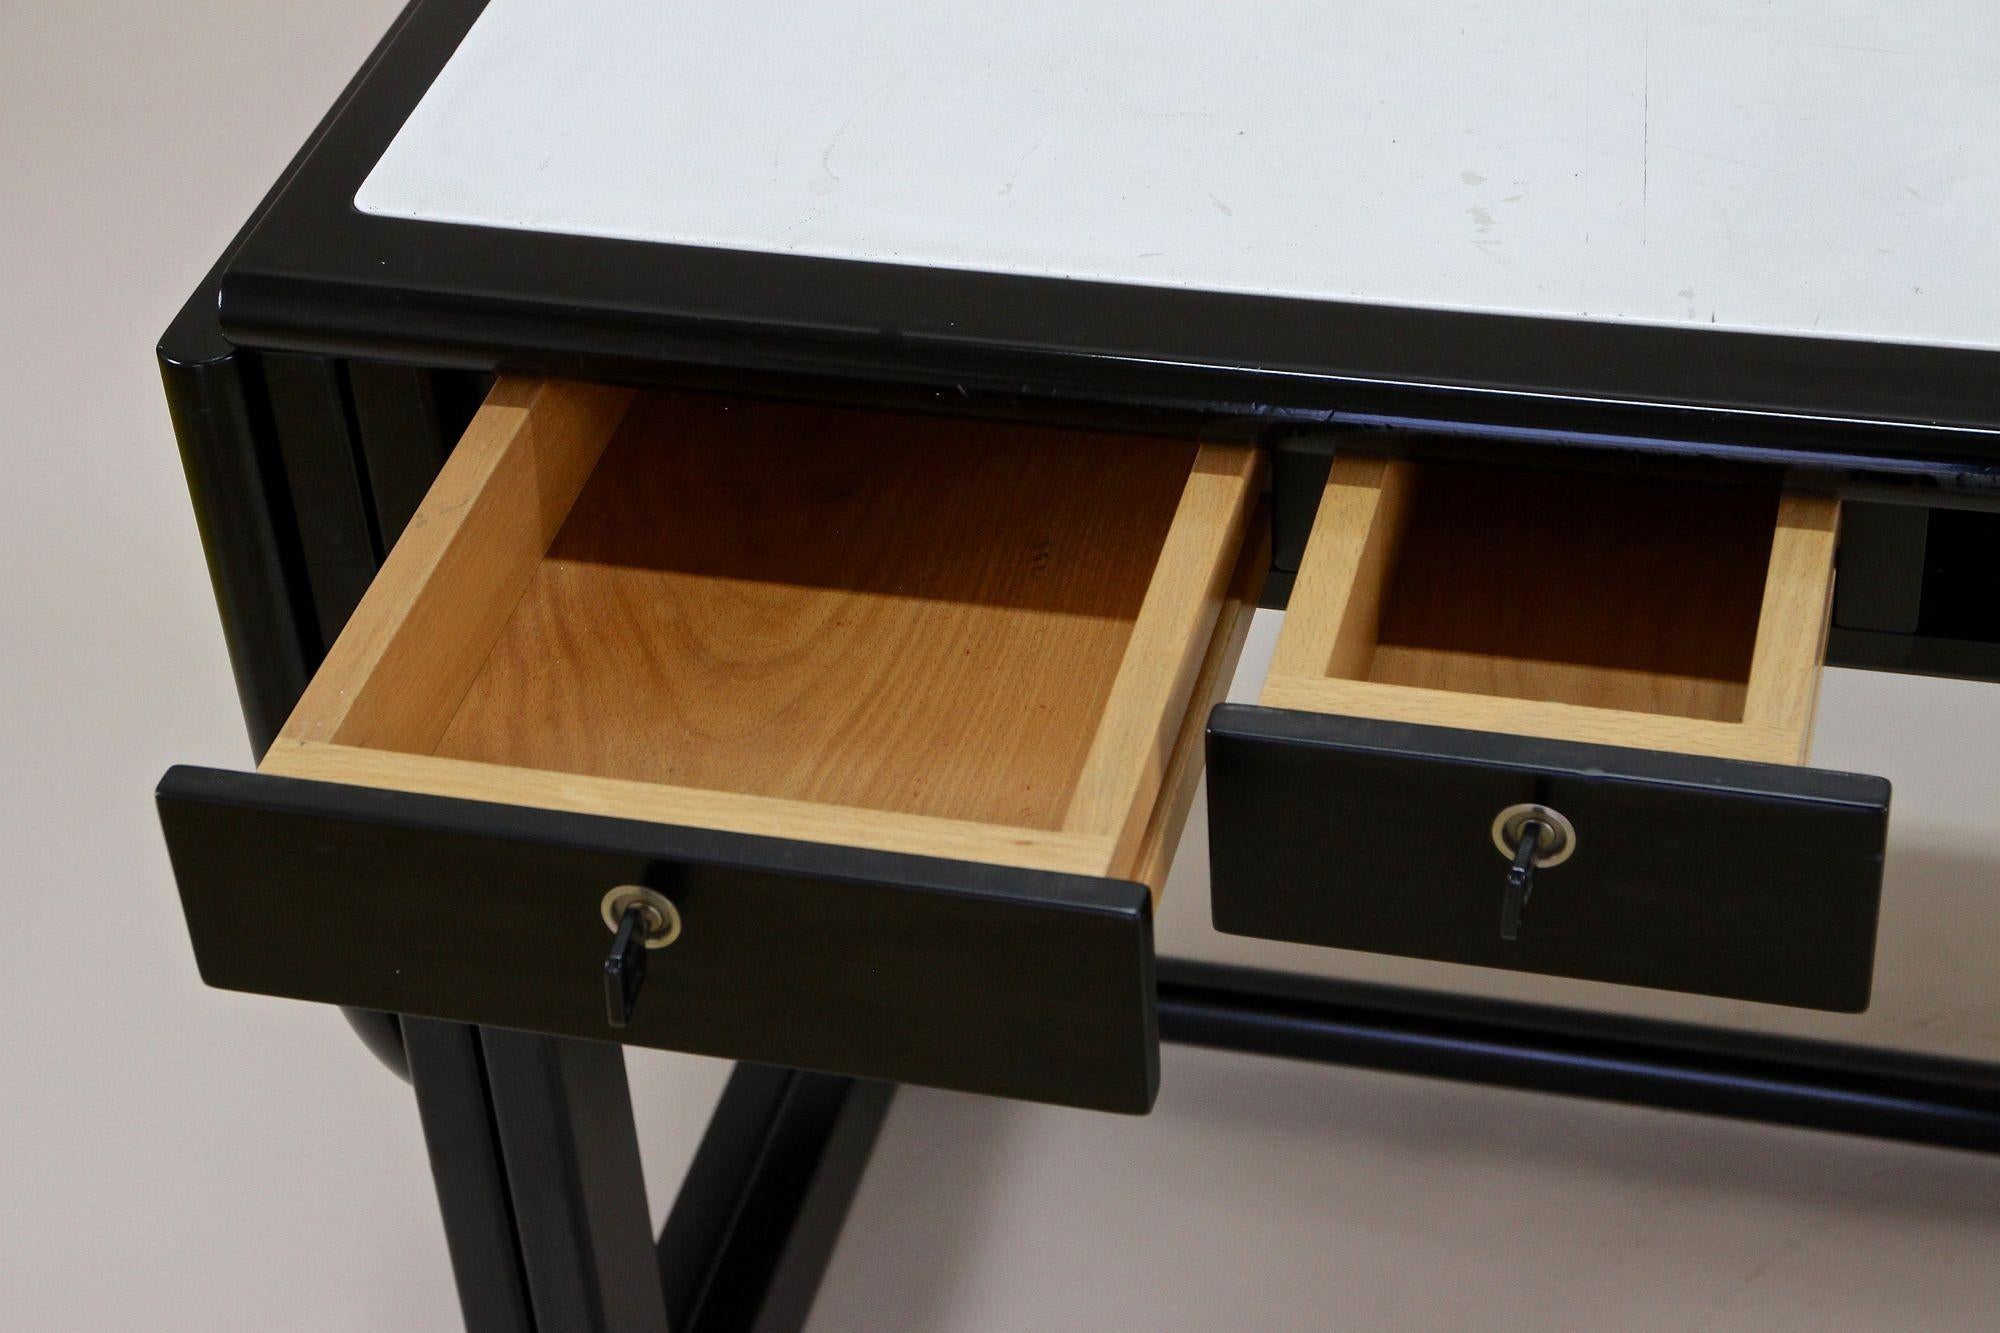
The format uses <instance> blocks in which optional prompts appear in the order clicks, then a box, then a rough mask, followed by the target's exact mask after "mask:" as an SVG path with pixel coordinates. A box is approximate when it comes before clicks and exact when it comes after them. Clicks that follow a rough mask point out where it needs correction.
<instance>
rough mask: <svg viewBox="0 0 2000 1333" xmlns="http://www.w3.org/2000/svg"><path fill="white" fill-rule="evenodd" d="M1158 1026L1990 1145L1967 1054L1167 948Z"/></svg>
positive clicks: (1285, 1052)
mask: <svg viewBox="0 0 2000 1333" xmlns="http://www.w3.org/2000/svg"><path fill="white" fill-rule="evenodd" d="M1160 1035H1161V1038H1162V1039H1163V1040H1165V1041H1169V1042H1178V1043H1182V1044H1185V1045H1191V1046H1212V1047H1217V1048H1219V1049H1223V1050H1232V1051H1253V1052H1256V1053H1258V1054H1261V1055H1275V1056H1283V1057H1285V1058H1287V1059H1293V1060H1317V1061H1322V1062H1325V1063H1327V1064H1337V1065H1355V1066H1358V1067H1360V1068H1363V1069H1385V1070H1393V1071H1396V1072H1398V1073H1405V1074H1423V1075H1428V1076H1431V1077H1436V1078H1452V1079H1461V1080H1465V1081H1467V1082H1472V1083H1490V1084H1495V1085H1498V1086H1500V1087H1508V1088H1525V1089H1529V1090H1532V1091H1536V1092H1550V1093H1559V1094H1562V1095H1565V1096H1572V1097H1590V1098H1596V1099H1599V1100H1603V1101H1616V1102H1630V1103H1634V1104H1637V1105H1644V1106H1662V1107H1670V1108H1674V1109H1678V1110H1683V1111H1698V1112H1701V1113H1703V1114H1707V1115H1727V1116H1737V1117H1741V1118H1743V1119H1746V1120H1762V1121H1768V1122H1770V1123H1773V1124H1780V1125H1798V1126H1803V1127H1805V1128H1810V1129H1823V1130H1832V1131H1835V1132H1838V1133H1844V1134H1865V1135H1869V1136H1871V1137H1877V1138H1885V1139H1901V1140H1904V1141H1907V1142H1911V1143H1929V1144H1935V1145H1937V1146H1940V1147H1948V1148H1967V1149H1973V1150H1976V1151H1979V1152H2000V1069H1996V1068H1995V1067H1994V1066H1992V1065H1990V1064H1979V1063H1976V1062H1974V1061H1970V1060H1953V1059H1945V1058H1941V1057H1937V1056H1925V1055H1911V1054H1908V1053H1905V1052H1902V1051H1892V1050H1877V1049H1871V1048H1869V1047H1865V1046H1848V1045H1843V1044H1840V1043H1836V1042H1825V1041H1809V1040H1805V1039H1802V1038H1796V1037H1781V1036H1776V1035H1773V1034H1772V1033H1768V1032H1754V1031H1731V1030H1728V1029H1724V1028H1713V1027H1701V1026H1697V1025H1695V1024H1691V1023H1668V1022H1661V1021H1659V1020H1657V1019H1645V1018H1630V1017H1626V1016H1624V1015H1620V1014H1605V1013H1591V1012H1588V1011H1586V1010H1581V1009H1561V1008H1556V1007H1553V1006H1549V1005H1537V1004H1521V1003H1517V1002H1515V1001H1511V1000H1493V999H1486V998H1483V997H1480V996H1475V995H1454V994H1449V993H1445V992H1439V991H1421V990H1413V989H1410V988H1408V987H1403V986H1382V985H1375V984H1371V983H1368V982H1358V981H1336V980H1328V979H1325V978H1320V977H1305V976H1292V975H1287V974H1284V973H1278V972H1263V971H1255V970H1252V969H1248V968H1239V967H1219V966H1216V965H1215V964H1212V963H1195V962H1186V961H1181V960H1175V959H1161V960H1160ZM1333 1114H1337V1112H1332V1111H1330V1112H1329V1115H1333Z"/></svg>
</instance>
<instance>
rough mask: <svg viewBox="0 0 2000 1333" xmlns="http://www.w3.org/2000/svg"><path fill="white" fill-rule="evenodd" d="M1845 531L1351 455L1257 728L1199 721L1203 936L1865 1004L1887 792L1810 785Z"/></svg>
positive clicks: (1823, 500)
mask: <svg viewBox="0 0 2000 1333" xmlns="http://www.w3.org/2000/svg"><path fill="white" fill-rule="evenodd" d="M1838 517H1839V505H1838V502H1837V501H1836V500H1834V499H1832V498H1830V497H1827V496H1822V495H1817V494H1811V493H1807V492H1803V491H1796V490H1789V489H1785V488H1782V487H1780V486H1779V485H1777V484H1775V483H1766V484H1761V485H1759V484H1754V483H1739V482H1708V481H1687V480H1668V479H1661V478H1653V477H1643V476H1638V475H1633V474H1622V475H1608V474H1596V473H1589V472H1582V471H1574V472H1572V471H1560V470H1549V469H1538V470H1525V469H1512V468H1505V467H1490V466H1482V465H1474V464H1458V465H1453V464H1429V463H1419V462H1413V461H1408V460H1397V459H1388V458H1377V457H1367V456H1349V457H1342V458H1340V459H1338V460H1336V461H1335V462H1334V464H1333V465H1332V469H1331V472H1330V474H1329V478H1328V481H1327V485H1326V489H1325V491H1324V494H1323V496H1322V498H1321V502H1320V508H1319V513H1318V517H1317V519H1316V521H1315V526H1314V529H1313V532H1312V536H1311V539H1310V542H1309V544H1308V546H1307V549H1306V552H1305V556H1304V560H1303V562H1302V565H1301V568H1300V571H1299V574H1298V578H1297V582H1296V584H1295V585H1294V588H1293V592H1292V595H1291V602H1290V607H1289V610H1288V611H1287V615H1286V621H1285V625H1284V627H1283V630H1282V633H1281V635H1280V637H1279V640H1278V645H1277V649H1276V653H1275V655H1274V658H1273V661H1272V666H1271V673H1270V677H1269V679H1268V681H1267V682H1266V684H1265V686H1264V690H1263V693H1262V696H1261V700H1260V706H1257V707H1233V706H1232V707H1225V708H1222V709H1219V710H1217V712H1216V714H1215V717H1214V719H1213V720H1212V722H1211V728H1210V743H1209V764H1210V774H1209V784H1210V787H1209V789H1210V824H1211V828H1210V841H1211V855H1212V858H1213V878H1214V919H1215V924H1216V926H1217V928H1218V929H1221V930H1224V931H1228V932H1232V933H1237V934H1245V935H1255V936H1260V937H1265V938H1272V939H1282V940H1290V941H1296V942H1302V943H1309V944H1321V945H1329V946H1334V947H1341V948H1351V949H1361V950H1367V951H1371V952H1380V953H1394V954H1403V955H1406V956H1411V957H1419V958H1430V959H1440V960H1444V961H1450V962H1462V963H1474V964H1480V965H1484V966H1492V967H1505V968H1513V969H1518V970H1524V971H1536V972H1546V973H1553V974H1558V975H1564V976H1573V977H1585V978H1591V979H1595V980H1602V981H1618V982H1626V983H1630V984H1635V985H1643V986H1651V987H1658V988H1663V989H1671V990H1684V991H1694V992H1701V993H1707V994H1715V995H1726V996H1733V997H1736V998H1743V999H1753V1000H1764V1001H1770V1002H1774V1003H1783V1004H1792V1005H1802V1006H1810V1007H1817V1008H1828V1009H1841V1010H1858V1009H1861V1008H1864V1007H1865V1006H1866V1004H1867V1000H1868V993H1869V985H1870V977H1871V974H1872V967H1873V958H1874V943H1875V925H1876V916H1877V908H1878V903H1879V898H1880V891H1881V866H1882V850H1883V842H1884V837H1885V831H1886V825H1887V813H1888V800H1889V792H1888V784H1887V783H1886V782H1883V781H1882V780H1881V779H1879V778H1872V777H1862V776H1857V775H1852V774H1841V773H1828V772H1822V771H1818V770H1814V769H1810V768H1805V767H1802V766H1801V765H1802V764H1803V762H1804V760H1805V757H1806V754H1807V750H1808V747H1809V744H1810V739H1811V731H1812V717H1813V706H1814V701H1815V698H1816V696H1817V692H1818V683H1819V675H1820V666H1821V660H1822V653H1823V645H1824V642H1825V637H1826V627H1827V612H1828V607H1829V603H1830V597H1831V592H1832V586H1833V576H1834V550H1835V539H1836V535H1837V523H1838ZM1528 836H1532V837H1533V839H1535V840H1536V841H1535V845H1534V846H1532V847H1525V848H1524V847H1523V844H1522V840H1523V838H1524V837H1528ZM1516 862H1519V864H1516Z"/></svg>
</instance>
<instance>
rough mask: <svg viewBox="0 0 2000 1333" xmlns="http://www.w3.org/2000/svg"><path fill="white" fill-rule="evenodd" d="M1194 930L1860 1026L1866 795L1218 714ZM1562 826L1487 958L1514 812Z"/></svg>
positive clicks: (1803, 772)
mask: <svg viewBox="0 0 2000 1333" xmlns="http://www.w3.org/2000/svg"><path fill="white" fill-rule="evenodd" d="M1208 802H1209V846H1210V857H1211V861H1212V870H1213V881H1214V886H1213V901H1214V918H1215V928H1216V929H1217V930H1220V931H1224V932H1226V933H1228V934H1232V935H1251V936H1256V937H1259V938H1262V939H1273V940H1287V941H1291V942H1294V943H1300V944H1318V945H1325V946H1329V947H1332V948H1341V949H1359V950H1364V951H1366V952H1369V953H1384V954H1399V955H1402V956H1405V957H1410V958H1429V959H1437V960H1440V961H1443V962H1452V963H1471V964H1475V965H1478V966H1481V967H1502V968H1509V969H1512V970H1515V971H1523V972H1542V973H1548V974H1550V975H1554V976H1565V977H1582V978H1586V979H1589V980H1594V981H1613V982H1622V983H1624V984H1627V985H1634V986H1650V987H1653V988H1655V989H1659V990H1675V991H1690V992H1694V993H1696V994H1703V995H1720V996H1728V997H1731V998H1735V999H1743V1000H1759V1001H1764V1002H1767V1003H1771V1004H1785V1005H1796V1006H1800V1007H1803V1008H1812V1009H1833V1010H1841V1011H1846V1012H1859V1011H1861V1010H1863V1009H1866V1008H1867V1007H1868V993H1869V986H1870V982H1871V979H1872V976H1873V971H1874V959H1875V925H1876V917H1877V914H1878V911H1879V907H1880V901H1881V893H1882V850H1883V843H1884V840H1885V838H1886V836H1887V831H1888V815H1889V784H1888V783H1887V782H1886V781H1884V780H1882V779H1881V778H1873V777H1862V776H1858V775H1854V774H1848V773H1828V772H1824V771H1820V770H1817V769H1809V768H1789V767H1784V766H1781V765H1774V764H1757V763H1746V762H1742V761H1738V760H1726V759H1706V758H1702V757H1699V756H1692V755H1675V754H1661V753H1656V752H1653V751H1647V750H1626V749H1618V748H1614V747H1607V746H1599V745H1581V744H1575V743H1571V742H1567V741H1550V740H1538V739H1532V738H1527V737H1520V736H1504V735H1497V734H1492V733H1486V732H1475V731H1459V730H1454V729H1450V728H1445V727H1427V726H1416V725H1412V724H1407V723H1397V722H1377V721H1370V720H1366V719H1359V718H1347V717H1334V716H1322V715H1319V714H1313V713H1302V712H1295V711H1292V710H1287V709H1275V708H1254V707H1245V706H1238V705H1225V706H1223V707H1220V708H1217V709H1216V710H1215V712H1214V713H1213V714H1212V715H1211V717H1210V720H1209V728H1208ZM1524 803H1535V804H1540V805H1543V806H1547V807H1551V808H1553V809H1555V810H1558V811H1560V812H1562V814H1564V815H1565V816H1567V817H1568V819H1569V820H1570V822H1571V823H1572V824H1573V825H1574V827H1575V830H1576V844H1575V850H1574V852H1573V854H1572V855H1571V856H1570V858H1569V859H1568V860H1567V861H1564V862H1563V863H1561V864H1559V865H1552V866H1549V867H1548V868H1546V869H1542V870H1539V871H1537V872H1536V874H1535V877H1534V882H1533V889H1532V894H1531V896H1530V898H1529V902H1528V908H1527V912H1526V916H1525V920H1524V922H1523V924H1522V928H1521V930H1520V933H1519V938H1517V939H1515V940H1511V941H1509V940H1505V939H1502V938H1501V929H1500V922H1501V901H1502V897H1503V893H1504V889H1505V884H1506V878H1507V871H1508V858H1507V857H1506V856H1505V855H1503V854H1502V853H1501V852H1500V850H1499V849H1498V847H1496V846H1495V843H1494V833H1493V823H1494V819H1495V816H1496V815H1497V814H1498V813H1499V812H1501V811H1502V810H1504V809H1506V808H1508V807H1510V806H1514V805H1517V804H1524Z"/></svg>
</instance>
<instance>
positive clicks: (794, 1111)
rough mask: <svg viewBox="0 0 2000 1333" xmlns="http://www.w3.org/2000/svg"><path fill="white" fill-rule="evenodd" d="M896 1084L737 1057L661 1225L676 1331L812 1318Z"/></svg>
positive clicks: (705, 1331)
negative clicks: (743, 1061) (740, 1062)
mask: <svg viewBox="0 0 2000 1333" xmlns="http://www.w3.org/2000/svg"><path fill="white" fill-rule="evenodd" d="M894 1092H895V1085H894V1084H893V1083H872V1082H866V1081H863V1080H858V1079H851V1078H837V1077H834V1076H833V1075H829V1074H807V1073H802V1072H800V1071H798V1070H792V1069H773V1068H770V1067H769V1066H765V1065H738V1066H736V1072H735V1073H733V1074H732V1075H730V1079H729V1084H728V1086H727V1087H725V1088H724V1089H723V1092H722V1097H721V1099H720V1100H719V1101H718V1102H717V1103H716V1107H715V1115H714V1116H713V1117H712V1118H711V1120H710V1121H709V1127H708V1132H707V1133H706V1134H705V1135H703V1136H702V1141H701V1147H700V1149H699V1150H697V1151H696V1153H695V1156H694V1160H693V1162H692V1163H690V1164H689V1166H688V1173H687V1176H686V1178H685V1180H684V1181H683V1183H682V1185H681V1191H680V1194H679V1196H678V1197H676V1198H675V1200H674V1207H673V1211H672V1212H671V1213H670V1214H669V1215H668V1217H667V1225H666V1227H665V1229H664V1230H662V1231H661V1232H660V1244H659V1265H660V1279H661V1282H662V1284H663V1286H664V1287H665V1289H666V1294H667V1309H668V1312H669V1314H670V1315H671V1317H672V1322H673V1327H674V1328H675V1329H676V1330H677V1331H678V1333H718V1331H719V1330H725V1329H727V1330H736V1329H759V1330H779V1329H796V1328H798V1327H800V1326H801V1325H803V1324H804V1323H805V1319H806V1315H807V1313H808V1312H809V1311H810V1310H811V1308H812V1301H813V1296H814V1294H815V1293H817V1292H818V1290H819V1282H820V1278H821V1277H822V1276H823V1275H824V1274H825V1272H826V1267H827V1263H828V1262H829V1261H830V1260H831V1259H832V1257H833V1247H834V1243H835V1241H837V1240H838V1239H839V1237H840V1227H841V1224H842V1222H844V1221H845V1220H846V1218H847V1206H848V1204H849V1203H850V1202H851V1201H852V1200H853V1198H854V1191H855V1189H856V1187H857V1186H858V1185H859V1184H860V1183H861V1176H862V1173H863V1172H864V1171H865V1170H866V1169H867V1166H868V1155H869V1152H870V1151H871V1150H872V1149H873V1148H874V1146H875V1136H876V1133H877V1131H879V1130H880V1129H881V1127H882V1120H883V1118H884V1117H885V1116H886V1115H887V1114H888V1110H889V1100H890V1098H891V1096H892V1095H893V1094H894Z"/></svg>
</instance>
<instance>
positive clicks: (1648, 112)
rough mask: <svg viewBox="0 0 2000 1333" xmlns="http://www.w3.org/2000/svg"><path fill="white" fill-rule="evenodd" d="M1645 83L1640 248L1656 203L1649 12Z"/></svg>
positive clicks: (1643, 52)
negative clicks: (1648, 219) (1654, 190)
mask: <svg viewBox="0 0 2000 1333" xmlns="http://www.w3.org/2000/svg"><path fill="white" fill-rule="evenodd" d="M1639 59H1640V63H1641V64H1642V65H1643V66H1644V67H1645V83H1644V85H1643V91H1642V93H1641V96H1640V123H1639V244H1641V245H1644V244H1646V231H1647V226H1646V220H1647V216H1648V213H1649V212H1650V210H1651V207H1652V201H1653V9H1652V6H1650V5H1648V6H1647V7H1646V10H1645V36H1644V37H1643V38H1642V39H1641V41H1640V50H1639Z"/></svg>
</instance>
